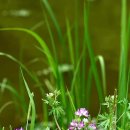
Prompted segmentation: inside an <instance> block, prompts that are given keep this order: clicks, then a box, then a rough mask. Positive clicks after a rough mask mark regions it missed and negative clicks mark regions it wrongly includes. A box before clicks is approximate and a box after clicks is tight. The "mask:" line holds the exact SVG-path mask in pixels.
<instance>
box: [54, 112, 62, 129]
mask: <svg viewBox="0 0 130 130" xmlns="http://www.w3.org/2000/svg"><path fill="white" fill-rule="evenodd" d="M54 120H55V123H56V126H57V128H58V130H61V128H60V126H59V123H58V121H57V119H56V116H55V114H54Z"/></svg>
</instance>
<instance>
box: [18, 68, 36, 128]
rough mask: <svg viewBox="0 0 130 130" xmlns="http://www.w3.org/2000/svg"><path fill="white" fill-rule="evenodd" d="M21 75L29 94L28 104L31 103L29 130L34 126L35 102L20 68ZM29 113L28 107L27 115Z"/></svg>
mask: <svg viewBox="0 0 130 130" xmlns="http://www.w3.org/2000/svg"><path fill="white" fill-rule="evenodd" d="M21 75H22V78H23V81H24V85H25V87H26V90H27V93H28V96H29V99H30V105H31V111H32V113H31V124H30V130H34V126H35V119H36V108H35V103H34V99H33V93H31V91H30V89H29V86H28V84H27V82H26V80H25V78H24V75H23V72H22V69H21ZM29 115H30V109H29V111H28V116H29Z"/></svg>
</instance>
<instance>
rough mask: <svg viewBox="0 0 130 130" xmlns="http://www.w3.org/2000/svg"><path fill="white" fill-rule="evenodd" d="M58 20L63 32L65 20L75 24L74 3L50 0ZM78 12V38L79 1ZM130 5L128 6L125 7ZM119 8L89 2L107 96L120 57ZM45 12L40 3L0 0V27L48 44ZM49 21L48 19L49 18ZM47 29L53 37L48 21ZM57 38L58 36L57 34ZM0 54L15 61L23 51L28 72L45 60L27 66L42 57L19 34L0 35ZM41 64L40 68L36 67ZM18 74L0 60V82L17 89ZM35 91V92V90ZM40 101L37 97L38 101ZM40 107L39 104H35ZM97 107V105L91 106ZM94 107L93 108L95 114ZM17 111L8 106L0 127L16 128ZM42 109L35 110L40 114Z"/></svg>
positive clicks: (108, 0)
mask: <svg viewBox="0 0 130 130" xmlns="http://www.w3.org/2000/svg"><path fill="white" fill-rule="evenodd" d="M49 2H50V4H51V6H52V9H53V11H54V13H55V14H56V17H57V20H58V22H59V23H60V26H61V28H62V30H63V32H65V31H66V24H65V20H66V17H68V18H69V19H70V22H71V24H73V23H74V16H75V15H74V14H75V7H74V6H75V3H76V2H75V0H71V1H70V0H62V1H61V0H57V1H55V0H49ZM78 2H79V5H78V6H79V10H78V13H79V14H81V15H80V17H79V31H80V32H79V35H80V37H82V34H83V15H82V14H83V1H81V0H78ZM129 5H130V3H128V7H130V6H129ZM120 9H121V2H120V1H119V0H91V11H90V24H89V28H90V36H91V40H92V45H93V49H94V52H95V54H96V55H102V56H103V57H104V60H105V64H106V75H107V76H106V77H107V86H108V88H109V89H108V90H109V93H112V92H113V90H114V88H115V87H116V86H117V84H118V81H117V79H118V68H119V56H120ZM45 12H46V10H45V8H44V6H42V5H41V2H40V0H37V1H36V0H19V1H18V0H0V27H1V28H3V27H24V28H28V29H33V30H35V31H36V32H37V33H38V34H39V35H40V36H41V37H42V38H43V39H44V40H45V41H46V43H47V44H48V46H49V47H50V48H51V45H50V44H49V42H50V39H49V37H48V35H49V34H48V31H47V27H46V24H45V19H44V14H45ZM49 21H50V19H49ZM50 26H51V28H52V31H53V32H54V35H56V31H55V28H54V26H53V23H52V22H51V21H50ZM56 36H57V35H56ZM0 39H1V41H0V52H6V53H8V54H11V55H13V56H14V57H16V58H19V57H20V51H21V48H22V51H23V62H24V63H25V64H26V65H28V67H29V68H30V69H33V70H36V71H38V70H40V69H42V68H44V67H45V66H46V65H44V58H43V61H42V60H41V61H40V63H38V64H33V65H29V61H31V60H33V59H35V58H37V57H38V58H39V59H42V57H43V56H42V54H41V53H40V52H39V51H38V50H37V49H36V48H35V46H34V45H36V44H37V43H36V41H35V40H34V39H32V38H31V37H30V36H27V35H25V34H24V33H21V32H15V31H14V32H11V31H6V32H0ZM56 41H57V42H56V43H57V45H56V46H57V48H58V50H59V54H60V53H61V52H60V45H59V44H58V40H57V39H56ZM60 58H61V59H60V60H61V62H64V59H62V56H60ZM39 64H40V66H39ZM18 72H19V67H18V66H17V65H16V64H15V63H14V62H12V61H11V60H8V59H6V58H3V57H0V82H1V81H2V80H3V78H5V77H6V78H7V79H9V81H11V83H13V84H14V85H15V86H16V88H18V82H19V78H18V75H19V74H18ZM35 91H37V90H35ZM3 96H4V98H3V99H2V102H0V103H1V104H0V107H1V106H2V104H3V103H4V102H5V101H10V97H11V95H10V94H9V93H8V92H7V93H5V94H4V95H3ZM38 98H40V97H39V95H38V94H37V99H38ZM38 105H40V104H38ZM92 106H96V107H97V104H92ZM96 107H94V108H93V110H94V112H95V113H97V112H98V110H97V109H96ZM15 112H16V110H15V109H14V107H13V105H10V106H9V108H7V109H6V110H5V111H3V113H2V114H1V115H0V125H1V126H2V125H4V126H8V125H9V124H12V125H13V126H15V125H16V126H17V125H19V123H18V121H17V118H19V117H15V116H14V113H15ZM40 112H41V107H39V108H38V113H39V115H40Z"/></svg>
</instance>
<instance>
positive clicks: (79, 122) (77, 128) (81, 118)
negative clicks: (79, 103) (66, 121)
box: [68, 108, 97, 130]
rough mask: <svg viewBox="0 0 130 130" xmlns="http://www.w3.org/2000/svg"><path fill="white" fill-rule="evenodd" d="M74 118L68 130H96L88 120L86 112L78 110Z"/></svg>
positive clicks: (93, 124) (94, 125)
mask: <svg viewBox="0 0 130 130" xmlns="http://www.w3.org/2000/svg"><path fill="white" fill-rule="evenodd" d="M75 116H76V118H75V119H74V120H72V122H71V123H70V126H69V129H68V130H81V129H85V130H97V127H96V124H95V123H93V122H92V121H91V119H90V115H89V112H88V110H86V109H85V108H80V109H78V110H77V111H76V112H75Z"/></svg>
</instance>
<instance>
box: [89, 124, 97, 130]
mask: <svg viewBox="0 0 130 130" xmlns="http://www.w3.org/2000/svg"><path fill="white" fill-rule="evenodd" d="M88 127H89V128H90V129H92V130H97V127H96V125H95V124H94V123H91V124H89V126H88Z"/></svg>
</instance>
